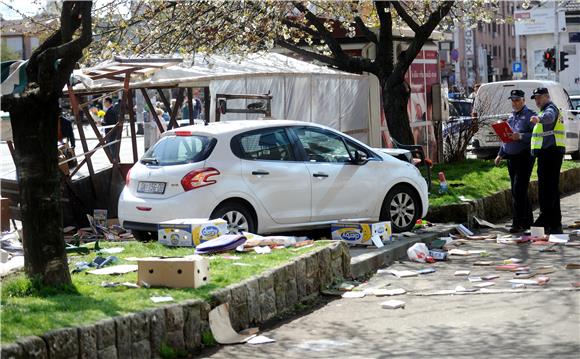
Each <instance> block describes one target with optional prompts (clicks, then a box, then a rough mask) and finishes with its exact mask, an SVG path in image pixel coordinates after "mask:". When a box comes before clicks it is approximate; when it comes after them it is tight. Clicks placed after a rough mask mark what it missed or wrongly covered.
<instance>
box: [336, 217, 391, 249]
mask: <svg viewBox="0 0 580 359" xmlns="http://www.w3.org/2000/svg"><path fill="white" fill-rule="evenodd" d="M330 230H331V234H332V239H334V240H344V241H346V242H348V243H349V244H363V245H369V246H370V245H373V240H372V238H373V237H376V238H375V240H377V239H378V240H380V241H391V240H392V238H393V237H392V235H391V234H392V233H391V222H364V221H349V220H343V221H339V222H337V223H333V224H332V225H331V227H330Z"/></svg>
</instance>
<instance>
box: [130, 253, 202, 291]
mask: <svg viewBox="0 0 580 359" xmlns="http://www.w3.org/2000/svg"><path fill="white" fill-rule="evenodd" d="M137 266H138V270H137V278H138V282H139V283H141V282H144V283H147V284H148V285H150V286H152V287H169V288H199V287H201V286H202V285H206V284H208V283H209V260H208V259H207V258H204V257H201V256H188V257H184V258H143V259H139V260H138V261H137Z"/></svg>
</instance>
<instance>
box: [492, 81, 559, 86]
mask: <svg viewBox="0 0 580 359" xmlns="http://www.w3.org/2000/svg"><path fill="white" fill-rule="evenodd" d="M491 85H493V86H499V85H503V86H516V85H527V86H529V85H533V86H536V87H539V86H543V87H554V86H561V85H560V84H559V83H557V82H554V81H550V80H509V81H497V82H488V83H484V84H481V87H488V86H491Z"/></svg>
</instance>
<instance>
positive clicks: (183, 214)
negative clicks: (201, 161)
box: [118, 188, 216, 231]
mask: <svg viewBox="0 0 580 359" xmlns="http://www.w3.org/2000/svg"><path fill="white" fill-rule="evenodd" d="M192 191H195V192H193V193H191V192H186V193H183V194H181V195H179V196H174V197H171V198H164V199H151V198H139V197H136V196H135V195H133V194H132V193H131V191H130V190H128V189H127V188H125V189H124V190H123V192H122V193H121V196H120V197H119V206H118V216H119V224H120V225H121V226H122V227H123V228H127V229H134V230H144V231H152V230H155V231H156V230H157V224H158V223H161V222H165V221H168V220H172V219H179V218H209V216H210V215H211V212H212V211H213V208H214V207H215V204H216V198H215V196H214V195H213V193H212V192H211V191H209V190H207V189H203V188H200V189H197V190H192ZM130 226H133V228H131V227H130Z"/></svg>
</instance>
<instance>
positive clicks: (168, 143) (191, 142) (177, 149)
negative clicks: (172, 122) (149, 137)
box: [141, 135, 217, 166]
mask: <svg viewBox="0 0 580 359" xmlns="http://www.w3.org/2000/svg"><path fill="white" fill-rule="evenodd" d="M216 142H217V140H216V139H212V138H209V137H206V136H199V135H192V136H166V137H162V138H161V139H160V140H159V141H158V142H157V143H156V144H154V145H153V147H151V148H149V150H147V152H145V155H144V156H143V158H141V163H145V164H153V165H159V166H171V165H179V164H184V163H193V162H199V161H204V160H205V159H206V158H207V157H208V156H209V155H210V153H211V151H212V150H213V148H214V147H215V144H216Z"/></svg>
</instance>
